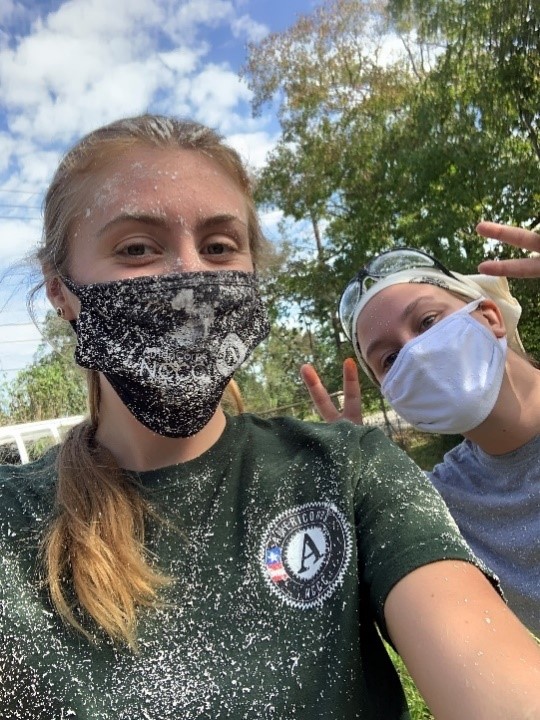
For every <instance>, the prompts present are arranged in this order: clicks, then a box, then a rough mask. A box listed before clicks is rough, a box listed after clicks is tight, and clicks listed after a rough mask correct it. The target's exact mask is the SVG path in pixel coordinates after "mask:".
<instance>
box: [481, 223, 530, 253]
mask: <svg viewBox="0 0 540 720" xmlns="http://www.w3.org/2000/svg"><path fill="white" fill-rule="evenodd" d="M476 232H477V233H478V234H479V235H482V236H483V237H486V238H493V239H494V240H500V241H501V242H505V243H508V244H509V245H514V246H515V247H520V248H523V249H524V250H535V251H537V252H538V251H540V235H538V234H537V233H535V232H532V231H531V230H525V228H518V227H511V226H510V225H500V224H499V223H494V222H487V221H483V222H481V223H478V225H477V226H476Z"/></svg>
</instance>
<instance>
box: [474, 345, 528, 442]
mask: <svg viewBox="0 0 540 720" xmlns="http://www.w3.org/2000/svg"><path fill="white" fill-rule="evenodd" d="M539 432H540V370H537V369H536V368H534V367H533V366H532V365H531V364H530V363H529V362H528V361H527V360H526V359H525V358H523V357H521V356H519V355H518V354H517V353H515V352H513V351H511V350H509V351H508V357H507V360H506V371H505V374H504V378H503V382H502V385H501V391H500V393H499V397H498V398H497V402H496V403H495V406H494V408H493V410H492V411H491V413H490V414H489V415H488V417H487V418H486V419H485V420H484V422H483V423H482V424H481V425H479V426H478V427H476V428H474V430H471V431H470V432H468V433H464V436H465V437H466V438H468V439H469V440H471V441H472V442H474V443H476V444H477V445H478V446H479V447H480V448H482V450H484V451H485V452H487V453H489V454H490V455H503V454H504V453H508V452H512V450H517V449H518V448H520V447H521V446H522V445H525V443H527V442H529V440H532V438H533V437H535V436H536V435H538V433H539Z"/></svg>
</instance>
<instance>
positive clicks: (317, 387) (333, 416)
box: [300, 365, 341, 422]
mask: <svg viewBox="0 0 540 720" xmlns="http://www.w3.org/2000/svg"><path fill="white" fill-rule="evenodd" d="M300 375H301V377H302V380H303V381H304V384H305V386H306V388H307V391H308V393H309V396H310V397H311V399H312V401H313V404H314V405H315V409H316V410H317V412H318V413H319V415H320V416H321V417H322V419H323V420H324V421H325V422H334V421H335V420H339V418H340V417H341V414H340V413H339V412H338V410H337V409H336V407H335V405H334V403H333V402H332V398H331V397H330V395H329V394H328V392H327V390H326V388H325V387H324V385H323V384H322V382H321V380H320V378H319V376H318V375H317V372H316V370H315V368H314V367H313V366H312V365H302V367H301V368H300Z"/></svg>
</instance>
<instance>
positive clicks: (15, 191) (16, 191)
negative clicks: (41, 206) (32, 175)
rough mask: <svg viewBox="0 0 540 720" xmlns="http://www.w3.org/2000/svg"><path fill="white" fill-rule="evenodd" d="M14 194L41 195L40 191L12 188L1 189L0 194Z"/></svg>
mask: <svg viewBox="0 0 540 720" xmlns="http://www.w3.org/2000/svg"><path fill="white" fill-rule="evenodd" d="M3 192H5V193H14V194H16V195H39V194H40V192H41V191H40V190H12V189H11V188H0V193H3Z"/></svg>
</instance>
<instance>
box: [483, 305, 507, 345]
mask: <svg viewBox="0 0 540 720" xmlns="http://www.w3.org/2000/svg"><path fill="white" fill-rule="evenodd" d="M477 312H479V313H481V315H482V316H483V317H484V319H485V322H487V324H488V325H489V327H490V328H491V330H492V331H493V333H494V335H495V337H496V338H502V337H504V336H505V335H506V325H505V324H504V319H503V316H502V313H501V311H500V309H499V306H498V305H497V303H495V302H493V300H482V303H481V304H480V306H479V308H478V310H477Z"/></svg>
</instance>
